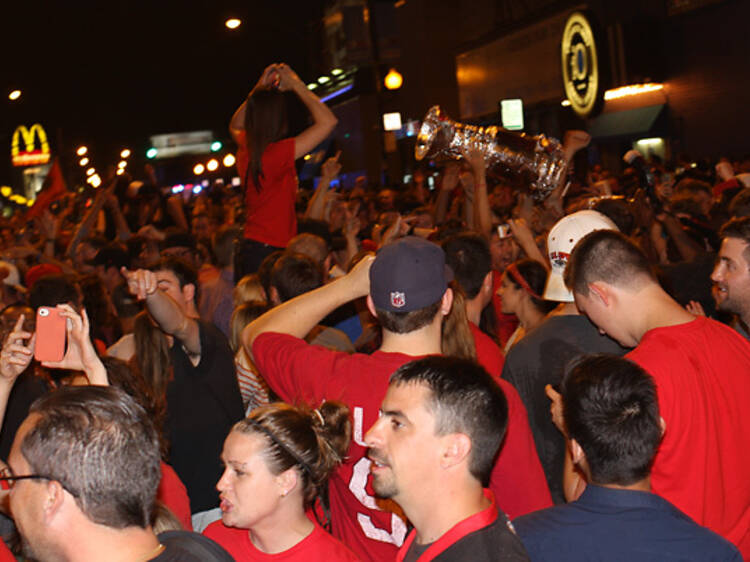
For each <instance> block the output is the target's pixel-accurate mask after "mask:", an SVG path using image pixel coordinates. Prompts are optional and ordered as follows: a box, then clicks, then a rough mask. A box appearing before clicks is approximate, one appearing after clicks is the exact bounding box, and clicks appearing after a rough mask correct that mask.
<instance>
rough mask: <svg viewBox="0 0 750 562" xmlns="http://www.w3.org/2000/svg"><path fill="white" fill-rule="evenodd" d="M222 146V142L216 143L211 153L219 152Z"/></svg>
mask: <svg viewBox="0 0 750 562" xmlns="http://www.w3.org/2000/svg"><path fill="white" fill-rule="evenodd" d="M221 147H222V144H221V142H220V141H214V142H212V143H211V152H219V151H220V150H221Z"/></svg>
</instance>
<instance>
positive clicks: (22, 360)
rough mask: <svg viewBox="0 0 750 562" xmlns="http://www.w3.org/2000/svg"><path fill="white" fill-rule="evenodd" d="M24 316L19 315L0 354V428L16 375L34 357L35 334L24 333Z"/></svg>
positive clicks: (21, 371)
mask: <svg viewBox="0 0 750 562" xmlns="http://www.w3.org/2000/svg"><path fill="white" fill-rule="evenodd" d="M24 318H25V317H24V315H23V314H21V315H20V316H19V317H18V320H17V321H16V325H15V326H14V327H13V330H12V331H11V332H10V334H8V337H7V338H5V342H3V348H2V351H1V352H0V427H2V422H3V419H4V418H5V409H6V408H7V406H8V398H9V397H10V391H11V390H12V389H13V385H14V384H15V382H16V379H17V378H18V375H20V374H21V373H23V372H24V371H25V370H26V368H27V367H28V366H29V364H30V363H31V359H32V358H33V355H34V343H35V342H36V334H34V335H32V334H30V333H29V332H26V331H24V329H23V321H24Z"/></svg>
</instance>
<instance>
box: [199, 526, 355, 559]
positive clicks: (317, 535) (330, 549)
mask: <svg viewBox="0 0 750 562" xmlns="http://www.w3.org/2000/svg"><path fill="white" fill-rule="evenodd" d="M313 524H314V525H315V528H314V529H313V532H312V533H310V534H309V535H307V536H306V537H305V538H304V539H302V540H301V541H300V542H298V543H297V544H295V545H294V546H293V547H292V548H290V549H288V550H285V551H284V552H279V553H277V554H266V553H265V552H261V551H260V550H258V549H257V548H256V547H255V545H254V544H253V542H252V541H251V540H250V532H249V531H248V530H247V529H236V528H234V527H227V526H226V525H224V523H222V522H221V521H214V522H213V523H211V524H210V525H209V526H208V527H206V530H205V531H203V534H204V535H206V536H207V537H208V538H209V539H211V540H213V541H214V542H217V543H218V544H219V545H220V546H222V547H223V548H224V550H226V551H227V552H228V553H229V554H231V555H232V558H234V559H235V560H242V561H245V560H248V561H252V560H259V561H263V560H268V561H269V562H270V561H271V560H274V561H278V562H282V561H283V562H287V561H288V562H292V561H299V562H337V561H339V560H341V561H343V562H350V561H356V560H359V558H357V556H355V554H354V553H353V552H352V551H351V550H349V549H348V548H346V547H345V546H344V545H343V544H341V542H339V541H337V540H336V539H334V538H333V537H332V536H331V535H329V534H328V533H326V532H325V531H324V530H323V528H322V527H320V526H319V525H318V524H316V523H314V522H313Z"/></svg>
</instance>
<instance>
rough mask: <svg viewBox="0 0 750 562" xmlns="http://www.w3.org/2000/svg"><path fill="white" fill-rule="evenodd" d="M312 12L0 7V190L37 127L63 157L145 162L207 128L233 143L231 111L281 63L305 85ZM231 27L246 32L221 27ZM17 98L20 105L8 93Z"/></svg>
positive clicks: (166, 6)
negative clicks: (156, 144)
mask: <svg viewBox="0 0 750 562" xmlns="http://www.w3.org/2000/svg"><path fill="white" fill-rule="evenodd" d="M318 6H319V3H318V2H316V1H309V0H306V1H298V2H290V1H283V2H282V1H277V2H261V1H253V2H250V1H244V2H220V1H183V2H162V1H159V0H152V1H150V2H138V1H130V2H121V1H111V0H110V1H99V2H89V1H86V2H83V1H75V0H73V1H71V2H63V1H58V2H26V1H23V0H15V1H13V0H11V1H10V2H4V3H3V9H2V24H1V25H0V29H1V30H2V32H0V46H1V47H2V64H1V65H0V67H1V68H2V70H1V71H0V86H1V88H2V97H1V98H0V104H1V105H0V107H2V109H0V150H2V152H3V155H2V157H0V162H2V164H0V182H4V181H7V180H8V179H9V178H8V169H9V164H10V162H9V160H10V136H11V134H12V132H13V130H14V129H15V127H16V126H17V125H19V124H21V123H24V124H27V125H31V124H32V123H34V122H37V121H38V122H41V123H42V124H43V126H45V128H46V129H47V132H48V135H49V136H50V138H51V140H52V141H53V143H54V144H58V145H59V144H60V142H62V148H63V149H64V151H67V152H68V153H69V152H71V151H72V150H74V148H75V146H77V145H78V144H81V143H84V144H88V145H89V146H91V147H92V150H93V151H94V155H95V157H97V160H99V161H100V162H101V163H102V164H104V160H111V161H112V162H113V163H114V162H115V161H116V159H117V155H116V153H118V152H119V148H120V147H123V146H129V147H130V148H133V149H135V150H136V151H140V152H143V151H145V148H146V146H147V143H148V137H149V136H150V135H152V134H158V133H171V132H178V131H191V130H198V129H212V130H214V132H215V133H216V134H217V135H218V136H226V133H225V131H226V128H227V124H228V121H229V118H230V117H231V115H232V112H233V111H234V109H235V108H236V107H237V105H239V103H240V102H241V101H242V99H243V97H244V96H245V95H246V94H247V92H248V91H249V89H250V88H251V87H252V86H253V85H254V84H255V82H256V81H257V78H258V76H259V75H260V73H261V71H262V70H263V68H264V67H265V66H266V65H267V64H270V63H272V62H279V61H285V62H287V63H289V64H290V65H291V66H292V67H293V68H295V70H297V71H298V73H299V74H300V77H301V78H302V79H303V80H306V81H307V80H310V79H312V78H314V77H313V76H312V75H311V74H310V72H311V71H310V70H309V66H310V65H309V61H310V60H311V57H310V56H309V54H308V52H307V49H308V42H307V39H306V37H307V35H308V29H309V22H310V21H312V20H315V19H316V18H317V17H319V15H320V13H319V11H318V10H319V8H318ZM228 17H238V18H240V19H241V20H242V21H243V24H242V26H240V28H239V29H237V30H234V31H230V30H228V29H227V28H226V27H224V21H225V20H226V19H227V18H228ZM15 88H19V89H21V90H22V91H23V96H22V98H21V99H20V100H18V101H16V102H10V101H9V100H8V97H7V96H8V93H9V92H10V91H11V90H13V89H15Z"/></svg>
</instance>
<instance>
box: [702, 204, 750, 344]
mask: <svg viewBox="0 0 750 562" xmlns="http://www.w3.org/2000/svg"><path fill="white" fill-rule="evenodd" d="M720 236H721V249H719V259H718V260H717V262H716V266H715V267H714V271H713V273H712V274H711V280H712V281H713V282H714V286H715V288H716V291H715V292H714V294H715V295H716V299H717V301H718V302H717V305H718V308H719V309H720V310H727V311H729V312H732V313H734V314H736V315H737V318H736V320H735V322H734V328H735V329H736V330H737V331H738V332H739V333H740V334H741V335H742V336H744V337H745V338H748V339H750V336H749V335H748V325H750V217H743V218H735V219H732V220H731V221H729V222H728V223H727V224H725V225H724V227H723V228H722V229H721V233H720Z"/></svg>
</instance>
